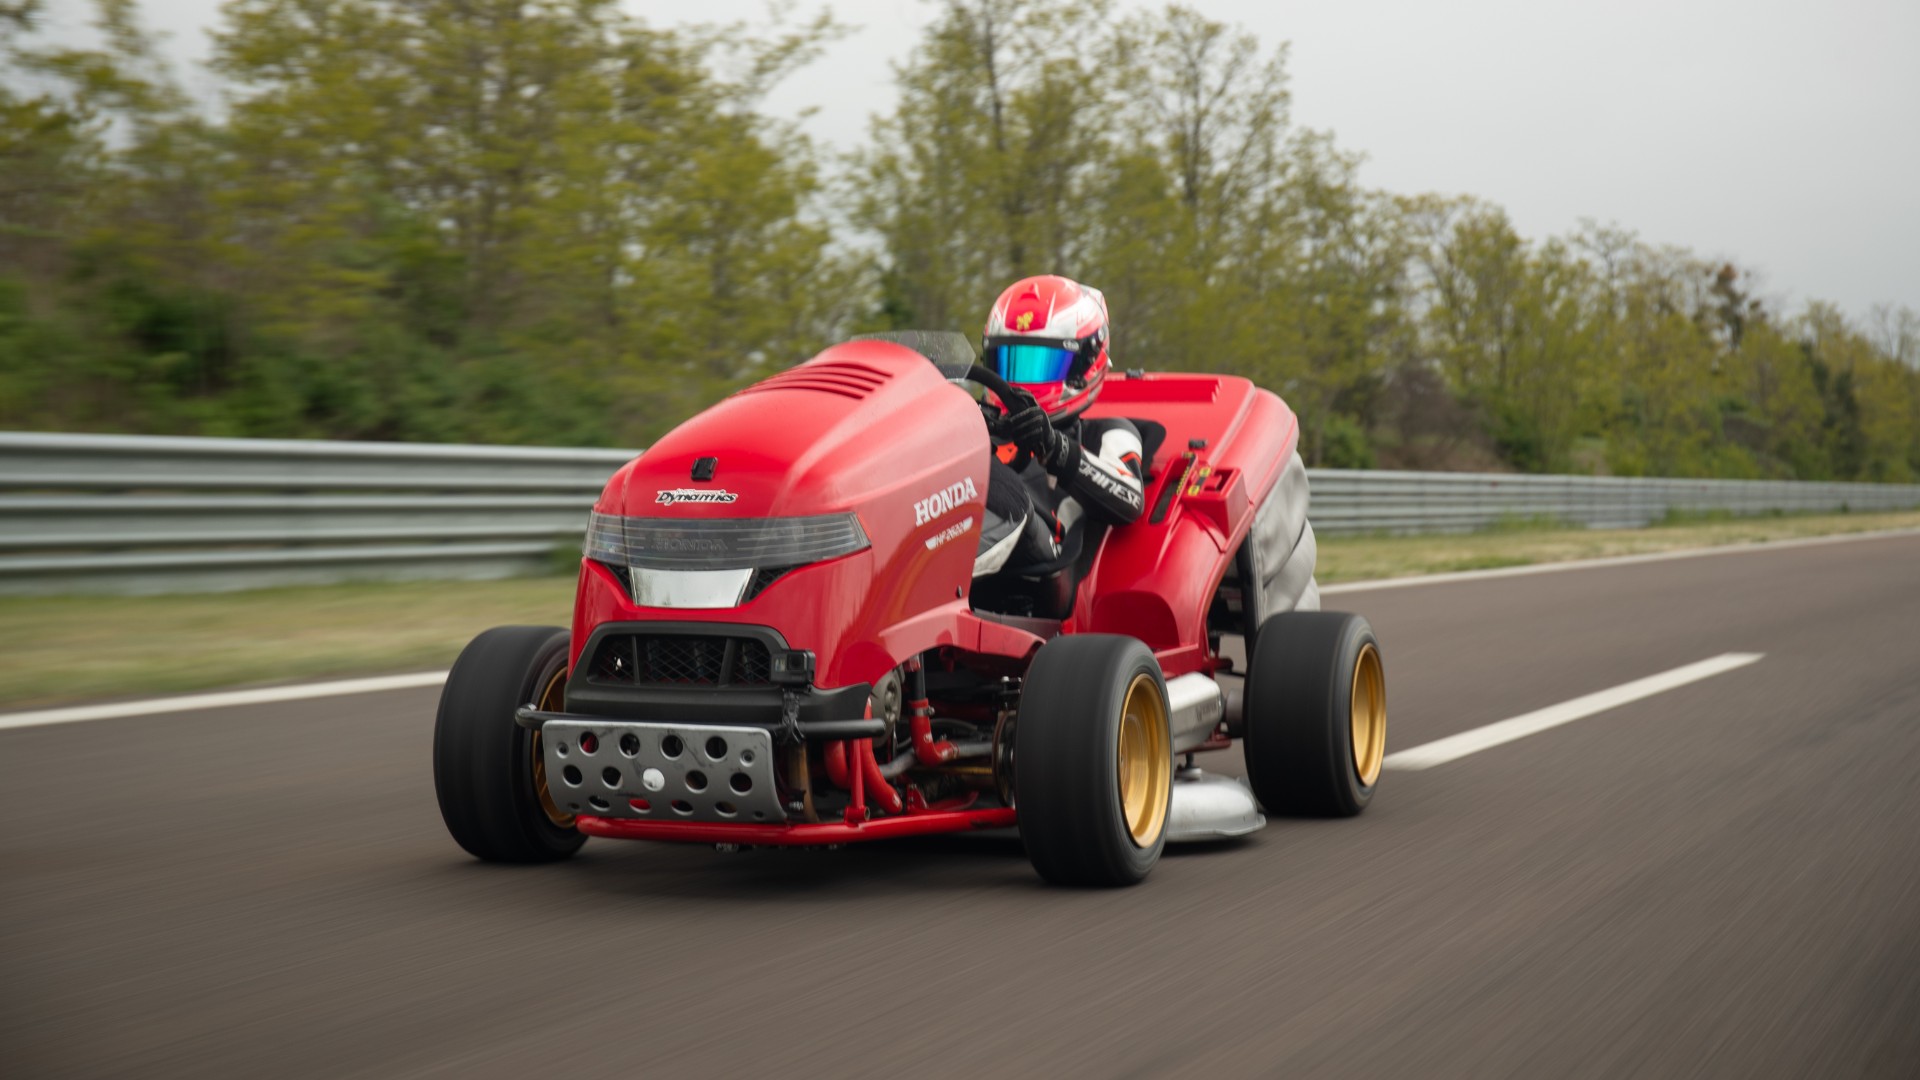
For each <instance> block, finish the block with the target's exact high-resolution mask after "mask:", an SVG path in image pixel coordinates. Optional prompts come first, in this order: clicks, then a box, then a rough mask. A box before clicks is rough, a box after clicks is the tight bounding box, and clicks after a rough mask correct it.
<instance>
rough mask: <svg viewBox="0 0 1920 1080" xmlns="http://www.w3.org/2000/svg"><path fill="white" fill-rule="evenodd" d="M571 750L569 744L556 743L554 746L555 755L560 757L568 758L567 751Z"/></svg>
mask: <svg viewBox="0 0 1920 1080" xmlns="http://www.w3.org/2000/svg"><path fill="white" fill-rule="evenodd" d="M569 749H571V747H569V746H567V744H566V743H554V744H553V750H554V753H556V754H559V755H560V756H561V757H566V756H567V751H568V750H569Z"/></svg>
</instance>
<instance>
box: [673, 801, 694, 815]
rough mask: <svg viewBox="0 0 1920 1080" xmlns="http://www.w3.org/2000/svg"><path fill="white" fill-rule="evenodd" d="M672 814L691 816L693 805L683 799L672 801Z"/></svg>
mask: <svg viewBox="0 0 1920 1080" xmlns="http://www.w3.org/2000/svg"><path fill="white" fill-rule="evenodd" d="M673 812H674V813H676V814H691V813H693V804H692V803H689V802H688V801H687V800H685V799H675V800H673Z"/></svg>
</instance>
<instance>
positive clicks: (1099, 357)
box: [982, 274, 1113, 421]
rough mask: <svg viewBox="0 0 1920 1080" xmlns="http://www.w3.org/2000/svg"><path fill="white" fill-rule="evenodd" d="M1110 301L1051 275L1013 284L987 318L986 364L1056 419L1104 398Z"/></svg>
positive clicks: (1076, 283) (1090, 290)
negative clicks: (1103, 386) (1102, 384)
mask: <svg viewBox="0 0 1920 1080" xmlns="http://www.w3.org/2000/svg"><path fill="white" fill-rule="evenodd" d="M1107 337H1108V328H1107V298H1106V297H1105V296H1103V295H1101V293H1100V290H1099V289H1095V288H1092V287H1090V286H1086V285H1082V284H1080V283H1078V282H1075V281H1069V280H1068V279H1066V278H1063V277H1056V276H1054V275H1051V274H1048V275H1045V276H1042V277H1030V278H1022V279H1021V280H1019V281H1016V282H1014V283H1013V284H1012V285H1009V286H1007V290H1006V291H1005V292H1003V293H1001V294H1000V299H998V300H995V301H994V302H993V311H992V312H990V313H989V314H988V315H987V329H986V334H985V336H984V339H983V344H984V345H985V346H986V355H985V357H984V359H983V361H982V362H983V363H984V364H985V365H986V366H987V367H988V368H990V369H991V370H992V371H993V372H994V373H995V374H997V375H999V376H1000V377H1001V378H1003V379H1005V380H1007V381H1008V382H1010V383H1013V384H1014V385H1015V386H1018V387H1020V388H1021V389H1023V390H1025V391H1027V392H1028V393H1030V394H1032V395H1033V396H1034V399H1035V400H1036V401H1038V402H1039V403H1040V407H1041V408H1042V409H1045V410H1046V411H1047V415H1048V416H1051V417H1053V418H1054V420H1055V421H1059V420H1063V419H1066V418H1069V417H1073V416H1078V415H1079V414H1080V413H1081V412H1082V411H1083V410H1085V409H1086V408H1087V406H1089V405H1092V404H1093V401H1094V399H1095V398H1097V397H1099V396H1100V384H1101V383H1102V382H1104V381H1105V380H1106V377H1107V369H1108V368H1110V367H1112V366H1113V362H1112V360H1110V359H1109V358H1108V356H1107Z"/></svg>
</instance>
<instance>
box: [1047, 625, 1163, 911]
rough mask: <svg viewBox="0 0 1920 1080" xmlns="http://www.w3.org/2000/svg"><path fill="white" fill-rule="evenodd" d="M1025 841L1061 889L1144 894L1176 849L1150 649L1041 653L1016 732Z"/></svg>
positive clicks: (1076, 639)
mask: <svg viewBox="0 0 1920 1080" xmlns="http://www.w3.org/2000/svg"><path fill="white" fill-rule="evenodd" d="M1013 786H1014V805H1015V807H1016V808H1017V809H1018V810H1019V822H1020V838H1021V839H1022V840H1023V841H1024V842H1025V843H1026V848H1027V857H1028V858H1029V859H1031V860H1032V862H1033V868H1034V869H1035V870H1038V871H1039V872H1040V876H1041V877H1043V878H1045V879H1046V880H1048V881H1049V882H1052V883H1053V884H1056V885H1079V886H1117V885H1133V884H1136V883H1138V882H1139V881H1140V880H1141V879H1143V878H1145V877H1146V876H1147V872H1148V871H1149V870H1152V869H1153V865H1154V863H1156V862H1158V861H1160V852H1161V850H1162V849H1163V848H1165V847H1166V843H1167V816H1168V809H1169V806H1170V802H1171V799H1172V795H1173V742H1172V736H1171V734H1170V732H1169V730H1168V723H1167V684H1166V680H1165V679H1164V678H1163V677H1162V675H1161V672H1160V664H1159V662H1158V661H1157V660H1155V659H1154V656H1153V653H1152V651H1151V650H1149V649H1148V648H1147V647H1146V646H1145V645H1143V644H1141V643H1140V642H1138V641H1136V640H1134V639H1133V638H1129V637H1121V636H1117V635H1110V634H1074V635H1070V636H1067V637H1061V638H1055V639H1054V640H1052V641H1050V642H1048V643H1047V644H1045V645H1043V646H1041V648H1040V652H1039V653H1038V654H1037V655H1036V656H1035V657H1034V659H1033V666H1032V667H1031V668H1029V669H1028V671H1027V677H1026V681H1025V684H1024V686H1023V688H1022V690H1021V693H1020V711H1019V715H1018V718H1017V722H1016V727H1015V728H1014V755H1013Z"/></svg>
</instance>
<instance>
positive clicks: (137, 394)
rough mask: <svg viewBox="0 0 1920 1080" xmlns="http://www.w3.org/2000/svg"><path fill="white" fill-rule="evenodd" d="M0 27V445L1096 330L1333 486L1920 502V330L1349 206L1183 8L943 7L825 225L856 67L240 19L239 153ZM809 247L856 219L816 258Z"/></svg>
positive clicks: (1740, 272) (589, 431) (370, 420)
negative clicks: (1916, 487)
mask: <svg viewBox="0 0 1920 1080" xmlns="http://www.w3.org/2000/svg"><path fill="white" fill-rule="evenodd" d="M40 2H41V0H0V423H5V424H6V425H8V426H16V427H38V428H67V429H104V430H130V431H161V432H166V431H172V432H196V433H207V434H254V435H290V436H301V435H319V436H332V437H347V438H396V439H431V440H475V441H487V442H506V441H511V442H546V443H560V442H581V443H588V442H598V443H609V442H617V443H626V444H632V443H635V442H639V441H642V440H645V439H646V438H649V437H650V436H651V435H653V434H654V433H656V432H658V431H659V430H661V429H662V428H663V427H665V426H666V425H668V424H670V423H672V422H673V421H675V420H677V419H678V418H680V417H682V416H684V415H686V414H687V413H689V412H691V411H693V410H695V409H697V408H699V407H700V406H702V405H704V404H706V403H707V402H709V401H711V400H713V399H714V398H715V397H717V396H719V395H720V394H722V393H724V392H726V391H727V390H728V389H730V388H731V387H733V386H736V385H738V384H740V383H741V382H743V381H746V380H748V379H751V378H754V377H757V376H759V375H761V374H764V373H765V372H767V371H769V370H772V369H774V368H777V367H780V366H784V365H786V364H789V363H792V362H794V361H797V360H799V359H802V358H804V357H806V356H808V355H810V354H811V353H812V352H814V351H816V350H817V349H819V348H821V347H823V346H825V345H827V344H829V343H830V342H832V341H833V340H835V339H836V338H838V337H840V336H842V335H844V334H846V333H848V332H850V331H852V330H856V329H867V328H873V327H878V326H893V327H909V326H911V327H926V328H945V329H955V330H961V331H964V332H967V333H969V334H971V333H974V332H977V329H978V327H979V325H980V321H981V318H982V316H983V315H984V314H985V310H986V307H987V305H988V304H989V303H990V302H991V300H992V298H993V296H994V295H995V294H996V293H997V292H998V290H999V289H1001V288H1002V287H1004V286H1005V285H1006V284H1007V283H1008V282H1009V281H1012V280H1014V279H1016V278H1018V277H1021V276H1025V275H1027V274H1033V273H1047V272H1053V273H1063V274H1067V275H1069V276H1073V277H1077V278H1080V279H1082V280H1085V281H1088V282H1091V283H1094V284H1097V285H1099V286H1100V287H1101V288H1103V289H1104V290H1105V291H1106V293H1107V296H1108V298H1109V301H1110V302H1111V304H1112V307H1113V313H1114V318H1115V324H1116V328H1117V336H1116V339H1115V346H1114V349H1115V357H1116V359H1117V361H1118V362H1119V364H1120V365H1121V366H1122V367H1136V366H1137V367H1152V368H1174V369H1180V368H1186V369H1199V370H1214V371H1228V372H1237V373H1240V374H1244V375H1247V376H1248V377H1250V378H1253V379H1255V380H1257V381H1259V382H1260V383H1262V384H1263V385H1266V386H1269V387H1271V388H1273V389H1274V390H1277V391H1279V392H1280V393H1282V394H1283V395H1285V396H1286V398H1287V399H1288V401H1289V402H1290V403H1291V404H1292V405H1293V407H1294V408H1295V410H1296V411H1297V412H1298V414H1299V416H1300V418H1301V423H1302V435H1303V438H1302V448H1303V453H1304V454H1305V455H1306V456H1307V459H1308V460H1309V461H1310V462H1312V463H1314V464H1322V465H1337V466H1365V465H1374V464H1378V465H1383V466H1393V467H1417V468H1508V469H1520V470H1533V471H1557V470H1574V471H1582V472H1585V471H1598V472H1611V473H1618V474H1666V475H1682V476H1687V475H1715V476H1752V477H1801V478H1841V479H1854V478H1860V479H1875V480H1904V479H1911V478H1914V477H1916V476H1920V315H1916V314H1915V313H1914V312H1913V311H1912V310H1910V309H1908V308H1895V307H1879V308H1876V309H1874V310H1873V311H1872V312H1870V313H1868V315H1867V317H1866V319H1865V320H1864V321H1863V322H1859V323H1856V322H1854V321H1851V320H1849V319H1848V318H1846V317H1845V316H1843V315H1842V314H1841V313H1840V312H1839V311H1837V310H1836V309H1834V308H1833V307H1831V306H1829V305H1823V304H1817V303H1816V304H1809V305H1807V306H1806V307H1805V308H1804V309H1802V310H1800V311H1797V312H1789V311H1788V310H1786V309H1784V308H1783V307H1782V306H1781V305H1780V304H1779V303H1778V302H1775V301H1771V300H1768V299H1766V298H1765V297H1764V296H1763V295H1762V294H1761V291H1760V289H1759V288H1758V286H1757V285H1756V284H1755V283H1754V281H1753V276H1752V275H1751V274H1750V273H1749V272H1748V271H1747V270H1746V269H1744V268H1742V267H1739V266H1738V265H1735V264H1730V263H1728V262H1727V261H1725V260H1720V259H1716V260H1707V259H1703V258H1701V257H1699V256H1697V255H1695V254H1693V253H1691V252H1687V251H1682V250H1675V249H1670V248H1662V247H1657V246H1655V245H1652V244H1648V243H1646V242H1644V241H1642V240H1640V239H1639V238H1637V237H1636V236H1634V235H1633V234H1632V233H1629V232H1626V231H1624V230H1622V229H1619V228H1615V227H1599V226H1594V225H1588V226H1586V227H1583V228H1582V229H1580V230H1577V231H1576V232H1574V233H1573V234H1571V235H1569V236H1564V237H1554V238H1547V239H1545V240H1532V239H1529V238H1527V237H1524V236H1522V235H1520V233H1519V232H1518V230H1516V229H1515V228H1514V226H1513V223H1512V222H1511V221H1510V220H1509V219H1508V218H1507V216H1506V214H1505V213H1504V212H1503V211H1502V210H1500V208H1498V207H1496V206H1492V205H1489V204H1487V203H1484V202H1480V201H1477V200H1474V199H1471V198H1458V197H1440V196H1434V195H1417V196H1396V195H1390V194H1388V193H1384V192H1379V191H1373V190H1369V189H1368V188H1366V187H1365V186H1364V185H1363V184H1362V183H1361V182H1360V179H1359V173H1358V169H1359V162H1360V159H1359V157H1358V156H1357V155H1356V154H1354V153H1352V152H1350V151H1348V150H1346V149H1343V148H1342V147H1340V146H1339V145H1338V144H1337V143H1336V142H1335V141H1334V139H1333V137H1332V136H1331V135H1330V134H1328V133H1325V132H1315V131H1309V130H1304V129H1301V128H1298V127H1296V126H1295V125H1293V124H1292V123H1291V121H1290V118H1289V115H1288V106H1289V98H1288V82H1287V68H1286V60H1287V52H1286V49H1285V47H1284V46H1281V47H1271V46H1269V45H1263V44H1262V43H1261V42H1259V41H1258V40H1256V39H1255V38H1253V37H1252V36H1251V35H1249V34H1247V33H1245V32H1244V31H1242V30H1239V29H1237V28H1235V27H1232V26H1229V25H1226V24H1223V23H1221V22H1218V21H1216V20H1212V19H1209V18H1207V17H1206V16H1205V15H1203V14H1201V13H1200V12H1199V11H1197V10H1195V9H1193V8H1190V7H1186V6H1183V5H1180V4H1173V5H1171V6H1166V7H1147V6H1146V5H1145V4H1144V3H1143V0H1128V2H1126V3H1123V2H1122V0H1077V2H1076V0H923V2H925V3H927V4H929V5H930V6H931V8H932V14H933V18H932V21H931V24H930V25H929V27H928V28H927V30H926V33H925V35H924V36H923V38H922V40H921V41H920V43H919V45H918V47H917V48H916V49H915V50H914V52H913V53H912V55H911V56H909V57H908V58H907V59H906V60H905V61H904V62H903V63H902V64H901V65H900V66H899V67H898V69H897V83H898V86H899V91H900V92H899V98H898V101H897V103H896V104H895V106H894V107H893V108H892V109H891V110H890V111H888V112H887V113H886V114H885V115H882V116H879V117H876V118H875V120H874V122H873V128H872V137H871V141H870V143H869V144H868V145H867V146H866V147H865V148H864V149H862V150H860V151H858V152H857V153H855V154H853V155H852V156H851V158H850V159H849V160H847V161H845V162H844V163H842V164H843V165H844V172H843V173H842V174H841V176H840V177H838V179H839V180H840V181H842V182H840V183H836V184H835V185H833V187H832V188H831V189H830V188H829V187H828V186H827V185H826V183H825V181H824V179H823V178H824V177H825V176H826V174H827V169H826V163H825V161H824V159H823V157H822V155H820V154H819V153H818V152H817V151H816V150H815V148H814V147H813V146H812V145H810V144H809V143H808V141H807V140H806V139H805V138H803V137H802V136H801V135H800V134H799V132H798V130H797V128H796V127H795V125H794V124H793V123H792V122H787V121H777V120H774V119H771V118H769V117H768V116H767V115H766V112H765V110H764V107H763V106H764V101H765V98H766V95H767V93H768V91H769V89H770V88H771V87H773V86H774V85H776V84H777V83H778V82H779V80H780V79H781V78H782V77H783V76H784V75H786V74H787V73H789V72H790V71H791V70H793V68H794V67H795V66H797V65H801V64H805V63H807V62H808V61H809V60H810V59H812V58H813V57H814V56H815V55H816V53H817V52H818V50H819V48H820V46H821V45H822V43H823V42H825V41H827V40H828V39H830V38H831V37H832V36H833V35H834V34H835V33H836V32H837V31H838V28H837V27H836V26H835V24H834V23H833V22H832V21H831V20H830V19H829V18H828V17H827V16H825V15H821V16H818V17H816V18H814V19H812V20H811V21H806V22H803V23H800V24H797V25H795V24H792V23H791V22H789V21H786V19H787V16H788V15H790V14H791V11H792V9H791V6H790V5H791V3H792V2H793V0H776V3H775V13H776V15H778V16H780V19H779V20H777V21H776V23H775V24H774V29H773V30H772V31H764V30H763V31H749V30H747V29H745V28H742V27H694V28H691V29H681V30H675V31H666V30H661V29H658V28H654V27H650V26H648V25H646V24H644V23H642V22H639V21H636V20H635V19H633V18H631V17H629V16H627V15H626V14H624V13H623V11H622V9H621V7H620V6H619V5H618V4H616V3H615V2H614V0H232V2H230V3H229V4H228V6H227V8H226V10H225V18H224V21H223V23H222V25H221V28H220V31H219V33H218V35H217V38H218V40H217V49H216V53H215V59H214V69H215V71H216V72H217V73H218V74H219V75H220V76H221V78H223V79H224V86H225V92H226V95H227V100H226V108H225V110H224V112H223V113H222V114H221V117H220V119H218V120H215V119H212V118H210V117H209V116H208V115H206V114H204V113H203V112H202V111H201V110H200V109H198V108H197V107H196V106H194V104H193V103H192V102H190V101H189V100H188V99H187V97H186V96H185V95H183V94H182V93H181V92H180V91H179V90H178V89H176V88H175V86H174V84H173V82H172V79H171V77H170V76H169V74H168V73H167V71H166V70H165V68H164V66H163V65H162V64H160V63H159V62H158V60H157V58H156V55H155V53H154V51H153V49H152V46H151V43H150V41H149V39H148V37H147V36H146V35H145V34H144V33H142V31H141V30H140V28H139V25H138V21H137V19H136V17H135V11H134V7H133V4H134V0H93V2H94V4H95V12H96V15H95V23H96V32H95V34H94V38H95V39H96V41H95V43H94V45H92V46H91V47H73V46H67V47H54V46H50V45H47V44H45V43H44V42H41V41H40V40H39V39H38V38H37V37H36V36H35V35H34V34H33V29H34V27H35V26H36V24H37V20H38V19H39V18H40V15H41V10H40V7H39V4H40ZM829 222H839V223H841V226H842V227H841V228H840V229H839V230H838V231H837V232H835V231H833V230H831V229H830V228H829Z"/></svg>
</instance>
